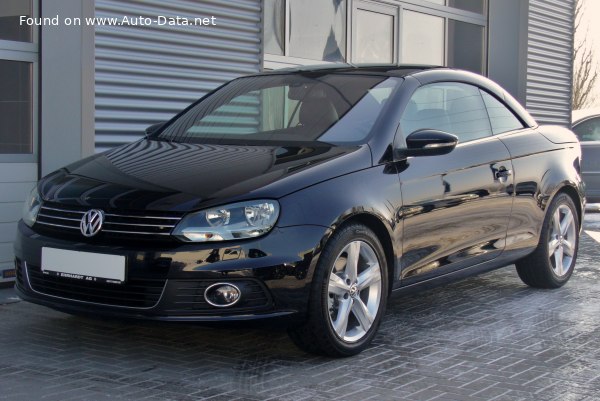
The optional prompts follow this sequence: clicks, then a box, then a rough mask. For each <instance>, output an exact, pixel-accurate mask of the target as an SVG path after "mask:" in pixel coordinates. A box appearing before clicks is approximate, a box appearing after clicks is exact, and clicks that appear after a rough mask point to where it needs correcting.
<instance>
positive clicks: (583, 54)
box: [572, 0, 598, 110]
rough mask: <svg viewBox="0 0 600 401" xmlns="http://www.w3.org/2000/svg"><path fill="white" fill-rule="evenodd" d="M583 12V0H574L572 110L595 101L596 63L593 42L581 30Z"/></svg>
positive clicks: (586, 33) (584, 106)
mask: <svg viewBox="0 0 600 401" xmlns="http://www.w3.org/2000/svg"><path fill="white" fill-rule="evenodd" d="M584 13H585V4H584V0H575V22H574V29H575V37H576V41H575V45H574V46H573V104H572V107H573V110H578V109H583V108H586V107H589V106H591V105H592V104H594V102H595V101H596V96H595V94H594V86H595V85H596V82H597V81H598V63H597V62H596V57H595V54H594V43H592V42H591V41H589V40H588V38H589V36H588V31H587V30H586V32H584V33H582V32H581V20H582V18H583V14H584Z"/></svg>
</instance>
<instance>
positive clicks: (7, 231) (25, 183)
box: [0, 163, 38, 282]
mask: <svg viewBox="0 0 600 401" xmlns="http://www.w3.org/2000/svg"><path fill="white" fill-rule="evenodd" d="M37 169H38V167H37V164H36V163H0V282H3V281H6V280H5V279H3V273H2V272H3V271H4V270H10V269H13V268H14V262H13V261H14V255H13V240H14V238H15V235H16V232H17V222H18V221H19V219H20V218H21V209H22V207H23V201H24V200H25V198H26V197H27V194H28V193H29V191H30V190H31V188H33V186H34V185H35V182H36V181H37V174H38V173H37Z"/></svg>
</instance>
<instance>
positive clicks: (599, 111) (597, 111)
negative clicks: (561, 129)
mask: <svg viewBox="0 0 600 401" xmlns="http://www.w3.org/2000/svg"><path fill="white" fill-rule="evenodd" d="M594 116H600V107H595V108H592V109H583V110H573V116H572V119H571V121H573V124H577V123H578V122H580V121H582V120H587V119H588V118H590V117H594Z"/></svg>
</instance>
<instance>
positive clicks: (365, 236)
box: [288, 224, 388, 357]
mask: <svg viewBox="0 0 600 401" xmlns="http://www.w3.org/2000/svg"><path fill="white" fill-rule="evenodd" d="M357 255H358V257H357ZM353 261H355V262H356V263H352V262H353ZM387 277H388V276H387V262H386V258H385V253H384V250H383V247H382V246H381V243H380V242H379V239H378V238H377V236H376V235H375V233H373V231H371V230H370V229H369V228H368V227H366V226H364V225H362V224H349V225H347V226H345V227H342V228H341V229H340V230H339V231H337V232H335V233H334V234H333V236H332V237H331V239H330V240H329V241H328V242H327V244H326V245H325V247H324V249H323V252H322V253H321V256H320V258H319V262H318V263H317V267H316V269H315V273H314V275H313V280H312V285H311V297H310V300H309V305H308V316H307V319H306V321H305V322H304V323H302V324H300V325H298V326H293V327H290V328H289V329H288V333H289V335H290V337H291V339H292V341H293V342H294V343H295V344H296V345H297V346H298V347H299V348H301V349H303V350H304V351H307V352H310V353H313V354H319V355H327V356H333V357H347V356H352V355H356V354H358V353H360V352H361V351H363V350H364V349H365V348H367V347H368V346H369V344H370V342H371V341H372V340H373V337H374V336H375V334H376V332H377V329H378V328H379V323H380V321H381V317H382V316H383V313H384V312H385V306H386V304H387V296H388V279H387Z"/></svg>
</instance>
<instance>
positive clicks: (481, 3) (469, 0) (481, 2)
mask: <svg viewBox="0 0 600 401" xmlns="http://www.w3.org/2000/svg"><path fill="white" fill-rule="evenodd" d="M448 5H449V6H450V7H454V8H459V9H461V10H465V11H471V12H474V13H477V14H483V13H484V12H485V0H448Z"/></svg>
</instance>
